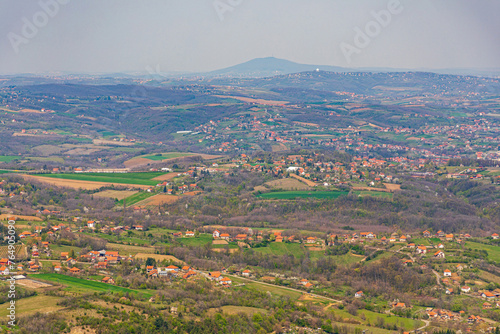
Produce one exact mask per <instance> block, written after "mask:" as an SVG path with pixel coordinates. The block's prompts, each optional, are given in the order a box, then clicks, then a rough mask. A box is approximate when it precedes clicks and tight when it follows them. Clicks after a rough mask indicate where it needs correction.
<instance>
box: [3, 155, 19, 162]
mask: <svg viewBox="0 0 500 334" xmlns="http://www.w3.org/2000/svg"><path fill="white" fill-rule="evenodd" d="M16 159H19V157H16V156H15V155H0V162H11V161H12V160H16Z"/></svg>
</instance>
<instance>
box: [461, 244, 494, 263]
mask: <svg viewBox="0 0 500 334" xmlns="http://www.w3.org/2000/svg"><path fill="white" fill-rule="evenodd" d="M464 247H465V248H472V249H477V250H485V251H487V252H488V260H492V261H495V262H500V247H498V246H493V245H485V244H481V243H478V242H470V241H467V242H466V243H465V245H464Z"/></svg>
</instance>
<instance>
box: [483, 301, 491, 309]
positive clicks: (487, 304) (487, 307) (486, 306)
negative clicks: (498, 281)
mask: <svg viewBox="0 0 500 334" xmlns="http://www.w3.org/2000/svg"><path fill="white" fill-rule="evenodd" d="M490 308H491V304H490V303H488V302H486V303H483V310H489V309H490Z"/></svg>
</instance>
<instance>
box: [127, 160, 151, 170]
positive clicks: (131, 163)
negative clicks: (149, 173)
mask: <svg viewBox="0 0 500 334" xmlns="http://www.w3.org/2000/svg"><path fill="white" fill-rule="evenodd" d="M151 162H152V161H151V160H149V159H144V158H132V159H130V160H127V161H125V162H124V163H123V164H124V165H125V167H127V168H135V167H139V166H145V165H147V164H149V163H151Z"/></svg>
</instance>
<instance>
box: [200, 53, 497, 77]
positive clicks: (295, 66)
mask: <svg viewBox="0 0 500 334" xmlns="http://www.w3.org/2000/svg"><path fill="white" fill-rule="evenodd" d="M317 69H319V70H320V71H323V72H337V73H347V72H372V73H387V72H431V73H437V74H451V75H474V76H486V77H493V76H498V75H500V69H466V68H448V69H426V68H422V69H417V70H416V69H407V68H387V67H361V68H346V67H340V66H331V65H309V64H299V63H295V62H293V61H289V60H285V59H279V58H274V57H267V58H255V59H252V60H250V61H247V62H245V63H242V64H238V65H235V66H231V67H227V68H223V69H220V70H215V71H212V72H208V73H203V74H199V73H198V74H197V75H202V76H205V77H235V78H265V77H273V76H277V75H284V74H293V73H300V72H310V71H315V70H317Z"/></svg>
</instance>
